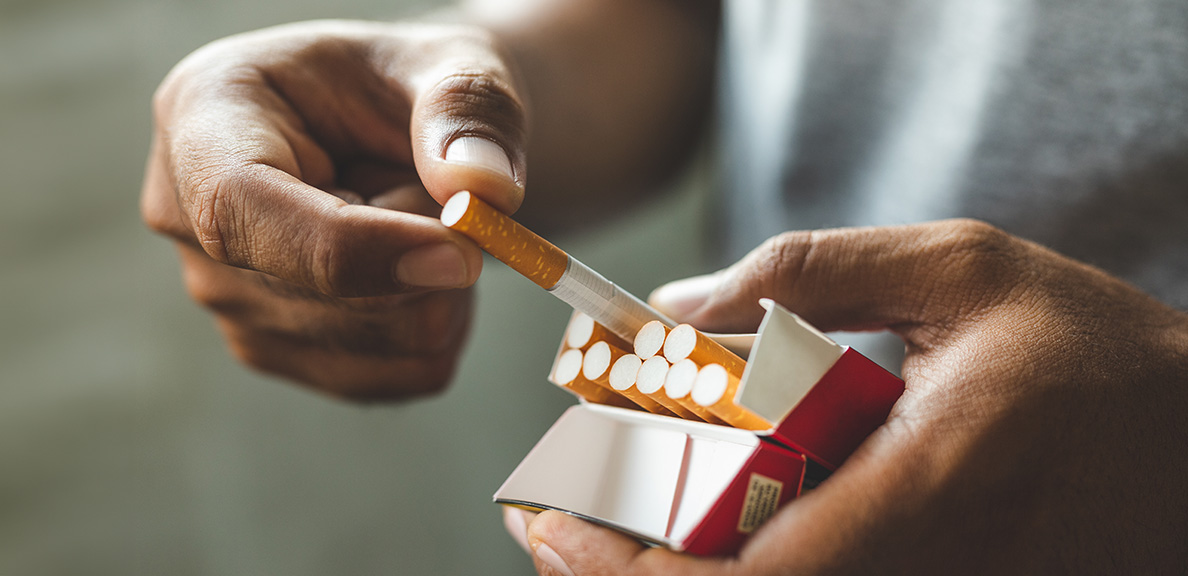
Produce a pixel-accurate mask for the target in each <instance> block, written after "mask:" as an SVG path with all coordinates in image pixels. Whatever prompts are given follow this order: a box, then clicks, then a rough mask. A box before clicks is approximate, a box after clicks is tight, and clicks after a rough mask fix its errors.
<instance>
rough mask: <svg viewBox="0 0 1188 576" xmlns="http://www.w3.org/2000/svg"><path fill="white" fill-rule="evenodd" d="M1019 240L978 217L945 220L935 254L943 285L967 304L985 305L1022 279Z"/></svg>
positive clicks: (981, 306) (968, 306) (977, 306)
mask: <svg viewBox="0 0 1188 576" xmlns="http://www.w3.org/2000/svg"><path fill="white" fill-rule="evenodd" d="M1019 247H1020V245H1019V243H1018V242H1017V240H1016V239H1015V238H1014V237H1012V236H1011V235H1009V234H1007V233H1006V232H1004V231H1002V230H1001V229H999V228H996V227H994V226H992V225H990V224H987V223H985V222H981V221H978V220H968V219H961V220H953V221H948V222H945V223H944V224H943V228H942V241H941V242H940V243H939V245H938V247H937V248H938V251H937V253H936V258H937V259H938V260H939V262H940V266H941V274H942V277H943V278H944V279H945V280H944V281H943V282H942V283H941V286H943V287H944V290H945V291H946V292H948V295H949V296H950V297H953V298H956V299H957V300H959V301H960V302H962V303H963V304H964V308H967V309H971V310H972V309H977V308H985V307H987V306H989V305H992V304H993V301H996V300H998V299H999V298H1001V297H1003V296H1004V295H1005V294H1007V293H1008V292H1009V291H1010V290H1011V289H1012V288H1013V287H1014V286H1016V285H1018V284H1019V283H1021V282H1022V281H1023V278H1022V276H1021V275H1022V273H1023V268H1022V267H1021V264H1020V263H1021V259H1020V254H1019Z"/></svg>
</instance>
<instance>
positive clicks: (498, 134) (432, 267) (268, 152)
mask: <svg viewBox="0 0 1188 576" xmlns="http://www.w3.org/2000/svg"><path fill="white" fill-rule="evenodd" d="M502 7H503V8H506V6H502ZM481 11H482V10H481V9H476V12H481ZM476 18H478V16H476ZM525 22H526V23H525ZM591 22H595V23H597V22H607V23H610V22H625V23H626V24H624V25H622V26H617V27H616V28H615V30H616V31H615V34H614V35H613V38H612V37H610V36H607V35H606V34H598V33H596V32H593V30H595V29H593V28H590V27H589V24H590V23H591ZM715 27H716V10H715V9H714V7H713V6H709V7H702V8H698V9H696V10H692V11H690V10H688V7H687V6H685V5H683V4H678V3H668V2H654V3H635V2H568V3H558V4H557V5H556V6H553V5H550V4H548V3H542V4H541V5H539V6H538V7H537V10H536V11H535V12H533V13H531V14H527V15H525V16H524V22H521V23H519V24H515V25H511V24H506V23H505V24H503V25H499V26H492V27H490V28H480V27H477V26H471V25H437V24H380V23H369V22H312V23H301V24H294V25H289V26H283V27H278V28H273V29H268V30H262V31H259V32H254V33H250V34H245V35H241V36H235V37H231V38H227V39H224V40H221V41H218V42H215V43H213V44H210V45H208V46H206V47H204V48H202V49H201V50H199V51H198V52H195V53H194V54H192V55H191V56H190V57H188V58H187V59H186V60H184V61H183V62H181V63H180V64H179V65H178V66H177V67H176V68H175V69H174V70H173V71H172V72H171V73H170V75H169V76H168V77H167V78H166V79H165V81H164V82H163V83H162V85H161V87H160V89H159V90H158V92H157V94H156V97H155V99H154V112H155V119H156V130H155V134H154V140H153V146H152V151H151V152H150V157H149V161H148V169H147V174H146V177H145V185H144V190H143V194H142V196H141V208H142V212H143V215H144V219H145V221H146V222H147V223H148V225H149V226H150V227H151V228H153V229H154V230H157V231H158V232H161V233H163V234H166V235H168V236H170V237H172V238H173V239H174V240H175V241H176V242H177V245H178V249H179V251H180V253H181V262H182V267H183V271H184V275H185V279H186V286H187V288H188V290H189V292H190V293H191V295H192V296H193V297H194V299H195V300H197V301H198V302H200V303H202V304H203V305H205V306H206V307H208V308H210V309H211V310H212V311H213V312H214V313H215V315H216V317H217V318H218V322H219V325H220V327H221V328H222V330H223V332H224V334H225V336H226V338H227V340H228V343H229V344H230V347H231V350H232V352H233V353H234V354H235V355H236V356H237V357H239V358H240V359H241V360H242V361H244V362H245V363H247V364H248V365H250V366H253V367H255V368H258V369H260V370H264V371H267V372H271V373H275V374H279V375H282V376H285V377H287V378H290V379H293V380H295V381H297V382H300V383H302V384H304V385H307V386H310V387H312V388H314V389H315V390H318V391H321V392H325V393H328V394H331V395H335V396H341V397H347V398H352V399H356V400H382V399H394V398H402V397H407V396H411V395H419V394H425V393H429V392H434V391H437V390H440V389H442V388H443V387H444V386H445V385H446V384H447V383H448V382H449V380H450V377H451V376H452V373H453V370H454V367H455V365H456V363H457V360H458V356H459V354H460V353H461V350H462V345H463V343H464V341H465V336H466V332H467V326H468V325H469V319H470V314H471V299H472V296H471V293H470V286H471V285H472V284H473V283H474V281H475V280H476V279H477V278H478V275H479V272H480V270H481V268H482V259H481V256H480V251H479V249H478V248H477V247H476V246H475V245H474V244H473V243H472V242H471V241H470V240H468V239H467V238H465V237H463V236H461V235H460V234H458V233H456V232H453V231H451V230H448V229H446V228H445V227H443V226H442V225H441V223H440V222H439V221H438V220H437V218H436V216H437V215H438V214H439V213H440V203H441V202H444V201H445V200H446V199H448V198H449V196H450V195H452V194H453V193H455V192H457V191H459V190H469V191H471V192H472V193H474V194H476V195H478V196H480V197H482V198H484V199H486V200H487V201H488V202H490V203H491V204H492V205H494V206H496V207H497V208H499V209H501V210H503V211H505V212H509V213H510V212H515V211H516V210H517V209H518V208H520V206H521V204H522V203H523V201H524V185H525V183H526V182H527V178H528V174H529V171H528V160H527V159H528V158H529V157H531V158H532V159H533V166H535V167H537V168H534V169H533V171H532V178H533V181H534V190H536V194H535V195H534V201H533V202H530V203H529V208H530V209H526V210H524V211H523V212H522V213H521V214H520V218H521V219H522V220H524V221H525V222H527V223H530V224H533V225H534V226H535V227H536V228H537V229H539V230H541V231H542V232H547V230H548V229H549V226H546V225H541V226H536V225H535V223H539V222H540V221H541V220H542V219H541V215H542V214H550V217H549V218H548V222H549V223H550V224H551V225H552V226H558V225H561V224H565V223H566V222H570V223H572V222H575V221H578V218H577V216H578V215H582V216H584V217H585V218H583V219H582V220H585V219H587V218H589V217H591V216H597V214H599V213H600V212H603V213H604V212H606V211H607V209H608V207H610V206H613V205H614V201H625V200H627V199H631V198H635V197H637V196H638V195H640V194H642V193H643V191H644V190H647V189H650V188H652V187H653V184H654V183H655V182H657V181H658V180H659V179H661V178H663V177H664V176H665V175H667V174H669V173H671V172H672V171H673V170H674V169H675V168H676V167H677V165H678V164H679V162H680V160H681V159H682V158H683V157H684V156H685V153H686V152H687V150H688V149H689V146H690V145H691V143H692V142H694V141H695V138H693V137H692V134H693V133H695V132H696V131H697V130H698V127H699V126H700V125H701V124H702V120H701V119H702V118H704V111H705V107H706V105H707V103H708V94H709V86H710V79H711V76H712V72H713V68H712V65H710V64H711V63H712V53H713V52H712V50H713V38H714V34H713V30H714V29H715ZM612 39H613V40H614V41H613V42H612V41H610V40H612ZM653 43H656V44H657V45H658V46H660V47H662V49H658V50H657V49H651V50H645V47H648V46H652V45H653ZM635 53H644V54H646V55H645V56H642V57H640V56H636V57H631V58H627V56H628V55H629V54H635ZM513 54H521V55H525V56H523V57H519V58H514V57H513ZM624 61H630V62H631V63H632V67H630V68H625V67H623V66H621V65H620V63H621V62H624ZM666 94H668V95H671V96H665V95H666ZM689 95H692V96H689ZM677 96H680V97H679V98H678V97H677ZM532 102H536V103H543V104H538V105H536V106H533V105H531V104H530V103H532ZM672 102H677V104H675V105H674V104H672ZM562 104H563V105H562ZM530 127H531V129H532V135H533V137H532V138H531V139H529V137H528V134H529V129H530ZM463 138H478V139H481V140H483V141H485V142H489V143H494V144H496V145H497V148H496V150H501V151H502V153H503V154H505V155H506V157H505V159H504V160H503V162H504V166H509V165H510V170H509V172H510V173H501V172H500V171H499V170H492V169H491V167H490V166H489V165H483V164H481V163H478V164H475V163H466V162H459V161H450V160H447V159H446V158H445V155H446V151H447V150H448V148H449V146H450V145H451V144H452V143H453V142H455V141H457V140H459V139H463ZM530 142H531V143H530ZM562 206H564V207H565V209H561V208H560V207H562ZM553 214H561V215H572V216H571V217H569V218H568V219H567V218H564V217H562V218H556V217H553V216H552V215H553Z"/></svg>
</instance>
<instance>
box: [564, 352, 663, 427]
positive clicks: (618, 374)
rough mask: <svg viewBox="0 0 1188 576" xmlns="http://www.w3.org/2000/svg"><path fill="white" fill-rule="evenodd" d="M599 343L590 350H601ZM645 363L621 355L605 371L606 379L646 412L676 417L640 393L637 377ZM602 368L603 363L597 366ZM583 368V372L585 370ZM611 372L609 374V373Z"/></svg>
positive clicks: (596, 366)
mask: <svg viewBox="0 0 1188 576" xmlns="http://www.w3.org/2000/svg"><path fill="white" fill-rule="evenodd" d="M601 344H602V342H599V343H597V344H595V345H593V346H591V347H590V350H595V349H601V348H600V345H601ZM642 364H643V361H641V360H640V359H639V356H636V355H635V354H629V353H624V354H621V355H620V356H619V357H618V358H617V359H616V360H615V361H614V366H611V367H610V370H609V371H604V372H603V374H604V377H605V378H606V379H607V382H608V383H609V384H610V387H611V388H613V389H614V390H615V391H616V392H618V393H619V394H622V395H623V396H626V397H627V398H628V399H629V400H631V401H632V402H635V403H636V404H639V405H640V406H643V408H644V410H647V411H648V412H651V413H653V414H663V415H665V416H675V414H673V412H672V411H671V410H669V409H668V408H665V407H664V406H663V405H662V404H660V403H659V402H657V401H655V400H654V399H652V398H649V397H648V396H647V395H646V394H644V393H643V392H640V391H639V388H636V386H635V377H636V375H637V374H638V373H639V367H640V365H642ZM600 366H601V363H599V364H596V365H595V369H597V368H598V367H600ZM584 368H585V367H584V366H583V370H584ZM608 372H609V373H608Z"/></svg>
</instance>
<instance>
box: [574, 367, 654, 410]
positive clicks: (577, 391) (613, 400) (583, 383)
mask: <svg viewBox="0 0 1188 576" xmlns="http://www.w3.org/2000/svg"><path fill="white" fill-rule="evenodd" d="M560 386H561V387H562V388H564V389H566V390H569V391H570V392H572V393H573V394H574V395H575V396H577V397H579V398H582V399H584V400H585V401H587V402H593V403H594V404H605V405H607V406H617V407H619V408H630V409H632V410H642V409H643V407H642V406H640V405H639V404H636V403H635V402H632V401H631V400H629V399H628V398H626V397H624V396H623V395H622V394H619V393H618V392H616V391H614V390H611V389H609V388H604V387H602V386H599V385H598V384H596V383H594V382H591V381H589V380H587V379H586V377H585V376H582V375H581V374H579V375H578V377H577V378H574V379H573V380H571V381H570V382H569V384H560Z"/></svg>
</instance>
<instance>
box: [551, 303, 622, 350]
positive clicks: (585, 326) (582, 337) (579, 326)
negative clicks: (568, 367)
mask: <svg viewBox="0 0 1188 576" xmlns="http://www.w3.org/2000/svg"><path fill="white" fill-rule="evenodd" d="M602 340H605V341H606V342H607V343H608V344H611V345H613V346H616V347H618V348H622V349H624V350H626V349H627V343H626V342H624V341H623V339H622V338H619V337H618V336H617V335H616V334H615V333H614V332H611V331H610V330H608V329H607V328H606V326H603V325H602V324H599V323H597V322H595V321H594V319H593V318H591V317H590V315H589V314H586V313H585V312H577V311H574V313H573V316H572V317H571V318H570V319H569V326H568V327H566V329H565V345H566V346H568V347H570V348H578V349H580V350H585V349H587V348H589V347H590V345H591V344H593V343H595V342H599V341H602Z"/></svg>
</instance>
